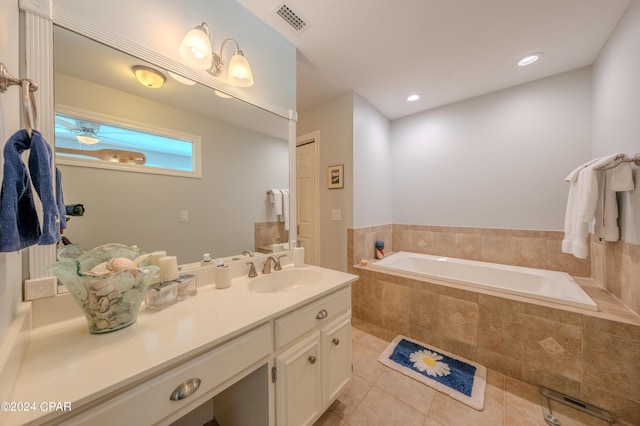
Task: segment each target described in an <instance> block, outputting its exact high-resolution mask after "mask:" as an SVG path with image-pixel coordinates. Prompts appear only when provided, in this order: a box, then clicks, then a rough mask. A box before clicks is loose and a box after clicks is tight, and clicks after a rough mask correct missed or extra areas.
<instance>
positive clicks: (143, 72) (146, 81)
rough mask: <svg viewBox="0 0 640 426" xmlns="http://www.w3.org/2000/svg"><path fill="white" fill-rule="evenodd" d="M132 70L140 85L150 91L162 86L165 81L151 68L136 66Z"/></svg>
mask: <svg viewBox="0 0 640 426" xmlns="http://www.w3.org/2000/svg"><path fill="white" fill-rule="evenodd" d="M132 69H133V73H134V74H135V75H136V78H137V79H138V81H139V82H140V84H142V85H143V86H147V87H150V88H152V89H158V88H160V87H162V86H164V82H165V81H166V80H167V78H166V77H165V76H164V75H163V74H162V73H161V72H160V71H157V70H154V69H153V68H149V67H144V66H140V65H136V66H134V67H133V68H132Z"/></svg>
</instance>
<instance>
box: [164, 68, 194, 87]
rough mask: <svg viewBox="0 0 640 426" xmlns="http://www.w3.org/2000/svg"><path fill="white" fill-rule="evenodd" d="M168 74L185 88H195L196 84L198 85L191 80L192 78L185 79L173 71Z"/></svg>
mask: <svg viewBox="0 0 640 426" xmlns="http://www.w3.org/2000/svg"><path fill="white" fill-rule="evenodd" d="M167 73H168V74H169V76H170V77H171V78H173V79H174V80H175V81H177V82H178V83H181V84H184V85H185V86H193V85H194V84H196V82H195V81H193V80H191V79H190V78H187V77H183V76H181V75H179V74H176V73H173V72H171V71H167Z"/></svg>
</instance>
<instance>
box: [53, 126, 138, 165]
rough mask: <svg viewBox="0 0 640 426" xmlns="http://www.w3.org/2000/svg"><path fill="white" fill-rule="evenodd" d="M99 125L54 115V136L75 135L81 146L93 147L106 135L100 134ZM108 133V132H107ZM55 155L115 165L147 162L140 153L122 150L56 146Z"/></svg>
mask: <svg viewBox="0 0 640 426" xmlns="http://www.w3.org/2000/svg"><path fill="white" fill-rule="evenodd" d="M100 130H101V126H100V123H95V122H92V121H88V120H81V119H77V118H71V117H65V116H62V115H59V114H56V135H58V134H59V131H60V132H67V133H68V134H70V135H75V139H76V140H77V141H78V142H80V143H81V144H83V145H95V144H97V143H98V142H100V140H101V139H102V138H105V136H104V135H106V133H101V132H100ZM107 133H109V132H107ZM55 152H56V153H62V154H72V155H81V156H85V157H92V158H97V159H99V160H102V161H111V162H115V163H125V164H140V165H144V164H145V163H146V161H147V159H146V156H145V155H144V154H143V153H142V152H138V151H129V150H123V149H107V148H105V149H91V150H88V149H75V148H68V147H60V146H56V148H55Z"/></svg>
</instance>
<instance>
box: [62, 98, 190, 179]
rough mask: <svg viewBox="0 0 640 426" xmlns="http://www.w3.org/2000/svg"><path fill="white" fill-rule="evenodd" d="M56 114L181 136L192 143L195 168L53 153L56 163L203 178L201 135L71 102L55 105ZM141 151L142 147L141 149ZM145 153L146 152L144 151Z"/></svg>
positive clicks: (163, 135)
mask: <svg viewBox="0 0 640 426" xmlns="http://www.w3.org/2000/svg"><path fill="white" fill-rule="evenodd" d="M54 111H55V112H54V114H57V113H60V114H64V115H69V116H72V117H74V118H79V119H84V120H88V121H95V122H99V123H104V124H106V125H113V126H119V127H127V128H130V129H133V130H135V131H140V132H142V133H152V134H155V135H158V136H162V137H167V138H171V139H179V140H181V141H186V142H191V144H192V146H193V151H192V158H191V165H192V168H193V170H191V171H186V170H176V169H169V168H162V167H154V166H147V165H142V164H125V163H115V162H111V161H101V160H90V159H85V158H73V157H66V156H64V155H58V154H57V153H55V152H54V158H55V164H62V165H68V166H79V167H92V168H98V169H110V170H120V171H127V172H135V173H149V174H158V175H166V176H180V177H188V178H196V179H201V178H202V137H201V136H199V135H194V134H191V133H185V132H181V131H177V130H173V129H167V128H163V127H160V126H156V125H152V124H148V123H142V122H138V121H135V120H129V119H125V118H121V117H115V116H110V115H107V114H102V113H98V112H94V111H87V110H83V109H79V108H74V107H70V106H68V105H62V104H58V103H56V104H55V109H54ZM53 133H54V146H55V129H54V132H53ZM140 151H142V150H140ZM142 152H144V151H142Z"/></svg>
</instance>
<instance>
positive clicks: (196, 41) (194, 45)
mask: <svg viewBox="0 0 640 426" xmlns="http://www.w3.org/2000/svg"><path fill="white" fill-rule="evenodd" d="M178 50H179V52H180V56H182V58H183V59H184V60H185V61H186V62H187V63H188V64H189V65H191V66H192V67H194V68H198V69H201V70H206V69H207V68H209V67H210V66H211V40H209V36H208V35H207V33H205V32H204V30H203V29H202V27H201V26H197V27H196V28H194V29H192V30H191V31H189V32H188V33H187V35H185V36H184V38H183V39H182V44H180V49H178Z"/></svg>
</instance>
